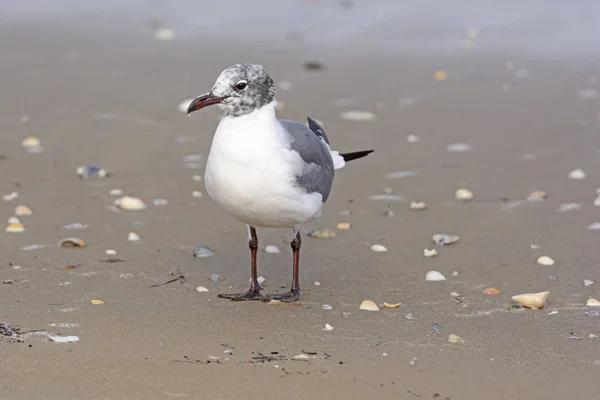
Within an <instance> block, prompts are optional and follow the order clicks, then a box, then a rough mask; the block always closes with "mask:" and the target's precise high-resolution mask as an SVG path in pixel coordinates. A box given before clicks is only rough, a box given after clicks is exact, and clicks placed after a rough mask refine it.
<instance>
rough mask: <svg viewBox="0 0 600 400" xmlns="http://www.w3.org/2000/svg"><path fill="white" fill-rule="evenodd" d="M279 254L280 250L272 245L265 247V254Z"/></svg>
mask: <svg viewBox="0 0 600 400" xmlns="http://www.w3.org/2000/svg"><path fill="white" fill-rule="evenodd" d="M280 252H281V250H279V247H277V246H274V245H272V244H270V245H268V246H267V247H265V253H269V254H279V253H280Z"/></svg>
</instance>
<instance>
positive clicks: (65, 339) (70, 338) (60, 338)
mask: <svg viewBox="0 0 600 400" xmlns="http://www.w3.org/2000/svg"><path fill="white" fill-rule="evenodd" d="M48 338H49V339H50V340H52V341H53V342H54V343H74V342H79V336H53V335H48Z"/></svg>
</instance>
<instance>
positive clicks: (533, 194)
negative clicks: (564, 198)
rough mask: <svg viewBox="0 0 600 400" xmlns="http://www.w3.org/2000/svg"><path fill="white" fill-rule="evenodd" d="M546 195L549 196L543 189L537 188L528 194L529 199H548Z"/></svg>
mask: <svg viewBox="0 0 600 400" xmlns="http://www.w3.org/2000/svg"><path fill="white" fill-rule="evenodd" d="M546 197H548V193H546V192H544V191H541V190H536V191H534V192H531V193H529V195H528V196H527V201H544V200H546Z"/></svg>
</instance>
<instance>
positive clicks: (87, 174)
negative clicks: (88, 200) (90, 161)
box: [75, 165, 108, 179]
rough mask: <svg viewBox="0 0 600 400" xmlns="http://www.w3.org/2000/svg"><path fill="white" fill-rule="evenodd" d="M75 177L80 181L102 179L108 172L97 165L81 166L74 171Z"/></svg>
mask: <svg viewBox="0 0 600 400" xmlns="http://www.w3.org/2000/svg"><path fill="white" fill-rule="evenodd" d="M75 173H76V174H77V176H78V177H79V178H81V179H104V178H106V177H107V176H108V172H106V170H105V169H104V168H101V167H98V166H97V165H82V166H79V167H77V169H76V170H75Z"/></svg>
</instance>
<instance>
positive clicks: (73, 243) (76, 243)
mask: <svg viewBox="0 0 600 400" xmlns="http://www.w3.org/2000/svg"><path fill="white" fill-rule="evenodd" d="M86 246H87V244H86V243H85V242H84V241H83V240H82V239H79V238H75V237H71V238H65V239H62V240H61V241H60V242H58V247H63V248H70V249H73V248H84V247H86Z"/></svg>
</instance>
